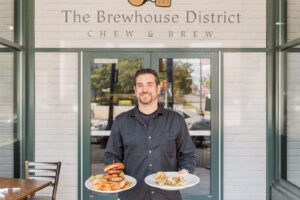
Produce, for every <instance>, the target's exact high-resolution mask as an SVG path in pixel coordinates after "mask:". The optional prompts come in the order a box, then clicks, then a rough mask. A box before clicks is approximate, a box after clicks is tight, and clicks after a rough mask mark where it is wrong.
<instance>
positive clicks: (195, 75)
mask: <svg viewBox="0 0 300 200" xmlns="http://www.w3.org/2000/svg"><path fill="white" fill-rule="evenodd" d="M174 61H175V62H176V61H178V62H183V63H190V64H191V65H192V66H191V68H192V70H193V72H192V73H191V76H192V79H193V84H194V85H197V87H198V88H200V59H196V58H192V59H174ZM205 76H210V65H202V77H205Z"/></svg>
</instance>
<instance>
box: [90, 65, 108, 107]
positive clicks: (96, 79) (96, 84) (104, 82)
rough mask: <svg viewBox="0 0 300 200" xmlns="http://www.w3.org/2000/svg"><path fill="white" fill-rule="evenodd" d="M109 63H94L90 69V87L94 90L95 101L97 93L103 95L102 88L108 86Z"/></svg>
mask: <svg viewBox="0 0 300 200" xmlns="http://www.w3.org/2000/svg"><path fill="white" fill-rule="evenodd" d="M110 67H111V64H96V65H93V67H92V70H91V87H92V90H94V92H95V94H94V95H95V102H96V101H97V95H99V97H101V96H103V93H104V91H103V89H107V88H109V83H110Z"/></svg>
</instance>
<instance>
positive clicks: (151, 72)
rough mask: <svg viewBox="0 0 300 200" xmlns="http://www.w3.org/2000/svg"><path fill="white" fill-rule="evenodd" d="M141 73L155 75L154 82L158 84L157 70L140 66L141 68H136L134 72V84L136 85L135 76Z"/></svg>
mask: <svg viewBox="0 0 300 200" xmlns="http://www.w3.org/2000/svg"><path fill="white" fill-rule="evenodd" d="M142 74H152V75H153V76H154V77H155V83H156V85H159V84H160V81H159V78H158V75H157V72H156V71H155V70H153V69H150V68H141V69H139V70H137V71H136V73H135V78H134V85H136V78H137V77H138V76H139V75H142Z"/></svg>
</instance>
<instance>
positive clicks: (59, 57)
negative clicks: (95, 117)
mask: <svg viewBox="0 0 300 200" xmlns="http://www.w3.org/2000/svg"><path fill="white" fill-rule="evenodd" d="M35 60H36V63H35V70H36V71H35V82H36V84H35V92H36V94H35V135H36V138H35V154H36V156H35V160H36V161H61V162H62V169H61V174H60V181H59V186H58V194H57V199H58V200H76V199H77V196H78V195H77V194H78V185H77V182H78V155H79V154H78V139H77V137H78V58H77V54H76V53H36V57H35Z"/></svg>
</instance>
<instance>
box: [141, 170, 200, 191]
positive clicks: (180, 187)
mask: <svg viewBox="0 0 300 200" xmlns="http://www.w3.org/2000/svg"><path fill="white" fill-rule="evenodd" d="M170 172H171V173H174V174H177V173H178V172H176V171H165V172H164V173H170ZM155 174H156V173H153V174H149V175H148V176H146V177H145V178H144V182H145V183H146V184H147V185H149V186H150V187H155V188H159V189H162V190H182V189H185V188H188V187H193V186H195V185H197V184H198V183H199V182H200V178H199V177H198V176H196V175H195V174H191V173H188V174H189V175H192V176H194V177H195V178H196V179H197V181H196V183H193V184H191V185H182V186H160V185H150V184H148V183H147V182H146V179H149V178H150V177H151V176H155Z"/></svg>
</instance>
